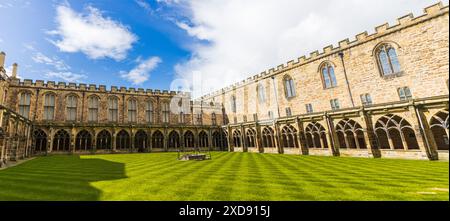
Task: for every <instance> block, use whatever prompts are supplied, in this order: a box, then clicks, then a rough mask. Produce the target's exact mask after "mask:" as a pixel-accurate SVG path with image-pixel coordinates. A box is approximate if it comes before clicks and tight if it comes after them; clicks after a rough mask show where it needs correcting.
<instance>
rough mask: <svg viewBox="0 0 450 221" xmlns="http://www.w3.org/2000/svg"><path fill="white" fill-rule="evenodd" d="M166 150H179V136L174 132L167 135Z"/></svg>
mask: <svg viewBox="0 0 450 221" xmlns="http://www.w3.org/2000/svg"><path fill="white" fill-rule="evenodd" d="M168 148H177V149H178V148H180V135H179V134H178V132H176V131H174V130H173V131H172V132H170V133H169V145H168Z"/></svg>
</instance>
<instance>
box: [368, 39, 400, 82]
mask: <svg viewBox="0 0 450 221" xmlns="http://www.w3.org/2000/svg"><path fill="white" fill-rule="evenodd" d="M392 51H393V52H394V53H395V56H393V55H392V54H391V52H392ZM397 52H398V50H397V47H394V46H393V45H392V44H390V43H383V44H380V45H379V46H377V48H376V49H375V56H376V61H377V66H378V69H379V71H380V75H381V76H382V77H390V76H397V75H401V74H402V72H403V71H402V65H401V63H400V59H399V55H398V53H397ZM382 53H384V56H386V57H385V58H382V57H381V54H382ZM383 60H385V61H383ZM385 62H387V63H385ZM386 65H387V66H386ZM386 69H387V70H386ZM397 69H398V70H397ZM387 71H389V73H387Z"/></svg>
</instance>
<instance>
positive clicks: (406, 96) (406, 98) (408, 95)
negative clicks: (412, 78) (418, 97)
mask: <svg viewBox="0 0 450 221" xmlns="http://www.w3.org/2000/svg"><path fill="white" fill-rule="evenodd" d="M401 92H403V94H404V95H403V96H404V97H402V93H401ZM406 92H408V93H406ZM397 94H398V97H399V98H400V101H409V100H412V99H413V95H412V92H411V89H410V88H409V87H400V88H398V89H397Z"/></svg>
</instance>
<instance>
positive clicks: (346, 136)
mask: <svg viewBox="0 0 450 221" xmlns="http://www.w3.org/2000/svg"><path fill="white" fill-rule="evenodd" d="M344 141H345V146H346V147H347V148H348V149H350V143H349V141H348V135H347V133H345V132H344Z"/></svg>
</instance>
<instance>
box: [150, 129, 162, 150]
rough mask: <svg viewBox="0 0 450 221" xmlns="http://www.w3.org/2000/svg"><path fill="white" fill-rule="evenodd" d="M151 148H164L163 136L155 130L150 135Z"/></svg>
mask: <svg viewBox="0 0 450 221" xmlns="http://www.w3.org/2000/svg"><path fill="white" fill-rule="evenodd" d="M152 147H153V148H161V149H162V148H164V134H163V133H162V132H161V131H159V130H157V131H155V132H153V134H152Z"/></svg>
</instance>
